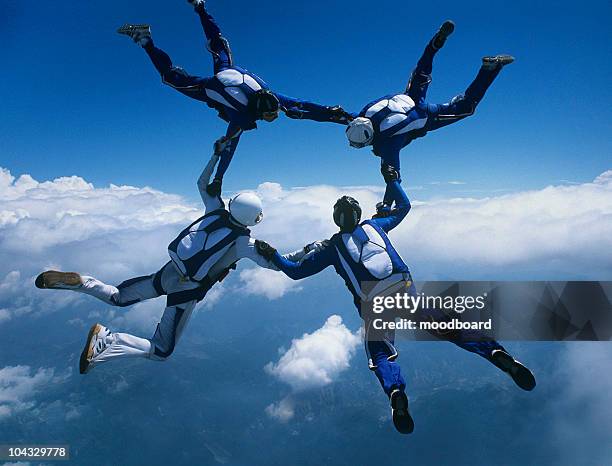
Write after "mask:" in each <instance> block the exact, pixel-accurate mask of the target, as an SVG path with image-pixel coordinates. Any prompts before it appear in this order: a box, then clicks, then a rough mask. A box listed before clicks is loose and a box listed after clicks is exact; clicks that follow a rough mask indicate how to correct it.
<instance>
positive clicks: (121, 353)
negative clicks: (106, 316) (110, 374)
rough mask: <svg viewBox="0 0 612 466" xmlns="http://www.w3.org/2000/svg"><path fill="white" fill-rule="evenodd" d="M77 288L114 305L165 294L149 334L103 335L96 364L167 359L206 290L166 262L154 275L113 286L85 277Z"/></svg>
mask: <svg viewBox="0 0 612 466" xmlns="http://www.w3.org/2000/svg"><path fill="white" fill-rule="evenodd" d="M84 278H85V277H84ZM79 291H81V292H83V293H86V294H89V295H91V296H95V297H97V298H98V299H101V300H102V301H104V302H106V303H108V304H112V305H115V306H129V305H131V304H134V303H137V302H140V301H143V300H145V299H150V298H154V297H158V296H161V295H163V294H167V295H168V301H167V305H166V308H165V310H164V313H163V315H162V318H161V320H160V322H159V324H158V325H157V329H156V331H155V333H154V335H153V337H151V338H150V339H145V338H141V337H138V336H135V335H130V334H128V333H119V332H112V333H111V334H110V335H109V337H108V338H107V344H108V347H107V349H106V350H105V351H103V352H102V353H100V354H99V355H98V356H97V357H96V358H94V359H93V360H92V364H93V365H98V364H101V363H103V362H106V361H109V360H111V359H115V358H126V357H143V358H148V359H153V360H157V361H163V360H165V359H167V358H168V357H169V356H170V355H171V354H172V352H173V351H174V348H175V345H176V342H177V341H178V339H179V337H180V336H181V334H182V332H183V330H184V328H185V325H186V324H187V322H188V321H189V318H190V317H191V315H192V313H193V309H194V308H195V305H196V304H197V303H198V301H199V300H200V299H202V297H203V296H204V295H205V294H206V291H208V290H207V289H202V286H201V285H200V284H199V283H196V282H192V281H185V280H183V279H182V278H181V277H180V275H179V274H178V272H177V271H176V269H175V268H174V266H173V265H172V264H171V263H168V264H166V265H165V266H164V267H163V268H162V269H161V270H160V271H159V272H157V273H156V274H153V275H149V276H146V277H138V278H134V279H131V280H127V281H125V282H123V283H122V284H120V285H119V286H117V287H113V286H110V285H106V284H104V283H102V282H100V281H99V280H96V279H94V278H92V277H87V279H84V285H83V287H82V289H80V290H79ZM177 297H178V299H177ZM181 297H182V298H183V299H180V298H181Z"/></svg>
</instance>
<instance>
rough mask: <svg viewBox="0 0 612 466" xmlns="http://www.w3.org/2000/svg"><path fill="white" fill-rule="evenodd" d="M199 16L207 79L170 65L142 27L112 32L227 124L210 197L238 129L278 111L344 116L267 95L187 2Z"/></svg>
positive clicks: (198, 4)
mask: <svg viewBox="0 0 612 466" xmlns="http://www.w3.org/2000/svg"><path fill="white" fill-rule="evenodd" d="M188 3H190V4H191V5H193V7H194V10H195V12H196V13H197V14H198V16H199V18H200V22H201V23H202V27H203V28H204V34H205V35H206V39H207V41H208V42H207V48H208V50H209V51H210V53H211V55H212V58H213V71H214V76H212V77H199V76H195V75H191V74H188V73H187V72H186V71H185V70H184V69H182V68H180V67H177V66H174V65H173V64H172V61H171V59H170V57H169V56H168V55H167V54H166V53H165V52H164V51H163V50H161V49H159V48H157V47H156V46H155V44H154V43H153V39H152V38H151V28H150V26H149V25H147V24H125V25H123V26H121V27H120V28H119V29H118V30H117V32H118V33H119V34H124V35H126V36H128V37H131V38H132V39H133V40H134V42H136V43H137V44H139V45H140V46H141V47H142V48H143V49H144V50H145V52H146V53H147V54H148V55H149V57H150V59H151V61H152V62H153V65H154V66H155V68H156V69H157V71H158V72H159V73H160V75H161V77H162V81H163V83H164V84H167V85H169V86H171V87H173V88H174V89H176V90H177V91H179V92H181V93H183V94H185V95H186V96H188V97H191V98H193V99H196V100H200V101H202V102H205V103H206V104H207V105H208V106H209V107H211V108H214V109H215V110H217V112H218V114H219V117H220V118H221V119H223V120H224V121H226V122H228V123H229V125H228V127H227V132H226V134H225V136H223V137H221V138H220V139H219V140H218V141H217V142H218V143H219V144H224V145H226V146H227V147H229V150H227V151H225V152H224V153H223V156H222V157H221V161H220V163H219V166H218V168H217V172H216V174H215V177H214V179H213V181H212V183H211V184H209V186H208V191H209V193H210V194H211V195H213V196H214V195H217V194H219V193H220V192H221V183H222V180H223V176H224V175H225V172H226V171H227V168H228V167H229V164H230V162H231V160H232V157H233V156H234V152H235V150H236V146H237V145H238V141H239V139H240V136H241V135H242V133H243V131H248V130H252V129H256V128H257V121H258V120H264V121H267V122H272V121H274V120H276V118H277V117H278V113H279V110H282V111H283V112H284V113H285V115H287V116H288V117H289V118H293V119H308V120H314V121H320V122H336V123H347V122H348V114H346V113H345V112H344V110H343V109H342V108H340V107H339V106H334V107H328V106H323V105H319V104H315V103H312V102H307V101H303V100H299V99H294V98H292V97H287V96H285V95H282V94H279V93H277V92H273V91H271V90H270V89H269V87H268V85H267V84H266V83H265V82H264V81H263V80H262V79H261V78H259V77H258V76H257V75H255V74H254V73H251V72H249V71H247V70H245V69H243V68H240V67H238V66H235V65H234V60H233V56H232V51H231V49H230V46H229V42H228V41H227V39H226V38H225V37H223V35H222V34H221V31H220V29H219V26H218V25H217V23H216V22H215V20H214V19H213V17H212V16H211V15H210V14H209V13H208V11H207V10H206V8H205V6H204V1H203V0H188Z"/></svg>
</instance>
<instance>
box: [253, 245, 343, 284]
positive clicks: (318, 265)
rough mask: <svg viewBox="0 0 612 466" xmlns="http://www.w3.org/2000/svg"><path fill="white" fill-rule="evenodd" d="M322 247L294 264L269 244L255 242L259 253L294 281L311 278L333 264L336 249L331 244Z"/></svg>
mask: <svg viewBox="0 0 612 466" xmlns="http://www.w3.org/2000/svg"><path fill="white" fill-rule="evenodd" d="M321 246H322V247H319V249H316V250H314V252H312V253H309V254H307V255H306V256H304V257H303V258H302V259H301V260H300V261H299V262H293V261H292V260H291V259H288V258H286V257H284V256H281V255H280V254H279V253H278V252H277V251H276V249H274V248H273V247H272V246H270V245H269V244H268V243H266V242H264V241H259V240H257V241H256V242H255V248H256V249H257V252H258V253H259V254H261V255H262V256H263V257H264V258H265V259H267V260H269V261H270V262H272V263H273V264H274V265H275V266H276V267H278V268H279V269H280V270H281V271H282V272H284V273H285V275H287V276H288V277H289V278H291V279H293V280H299V279H301V278H306V277H310V276H311V275H315V274H317V273H319V272H320V271H322V270H323V269H325V268H326V267H328V266H329V265H332V264H333V261H334V254H335V250H334V248H332V247H331V246H330V245H329V243H327V244H322V245H321Z"/></svg>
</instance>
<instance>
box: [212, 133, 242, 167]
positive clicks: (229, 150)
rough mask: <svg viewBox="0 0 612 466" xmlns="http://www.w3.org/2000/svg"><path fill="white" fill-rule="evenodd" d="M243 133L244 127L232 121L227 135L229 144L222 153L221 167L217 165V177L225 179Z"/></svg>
mask: <svg viewBox="0 0 612 466" xmlns="http://www.w3.org/2000/svg"><path fill="white" fill-rule="evenodd" d="M241 135H242V129H240V127H239V126H237V125H235V124H234V123H230V124H229V125H228V127H227V132H226V133H225V136H226V137H227V138H229V141H228V144H227V146H226V147H225V149H223V151H222V152H221V155H220V161H219V167H217V173H216V174H215V178H218V179H223V175H225V172H226V171H227V169H228V168H229V165H230V162H231V161H232V158H233V157H234V152H236V147H238V142H239V141H240V136H241Z"/></svg>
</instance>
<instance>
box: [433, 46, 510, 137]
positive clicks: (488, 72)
mask: <svg viewBox="0 0 612 466" xmlns="http://www.w3.org/2000/svg"><path fill="white" fill-rule="evenodd" d="M513 61H514V58H513V57H512V56H510V55H497V56H495V57H484V58H483V59H482V66H481V67H480V70H479V71H478V74H477V75H476V78H475V79H474V81H472V83H471V84H470V85H469V86H468V88H467V89H466V90H465V93H464V94H460V95H458V96H456V97H453V99H452V100H451V101H450V102H448V103H445V104H429V105H428V106H427V112H428V120H427V125H426V127H425V128H426V130H427V131H433V130H435V129H438V128H442V127H443V126H447V125H450V124H452V123H455V122H457V121H459V120H462V119H464V118H466V117H468V116H471V115H473V114H474V112H475V111H476V106H477V105H478V104H479V103H480V101H481V100H482V99H483V97H484V95H485V92H486V91H487V89H488V88H489V87H490V86H491V84H492V83H493V81H494V80H495V78H496V77H497V76H498V75H499V73H500V71H501V70H502V68H503V67H504V66H505V65H509V64H510V63H512V62H513Z"/></svg>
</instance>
